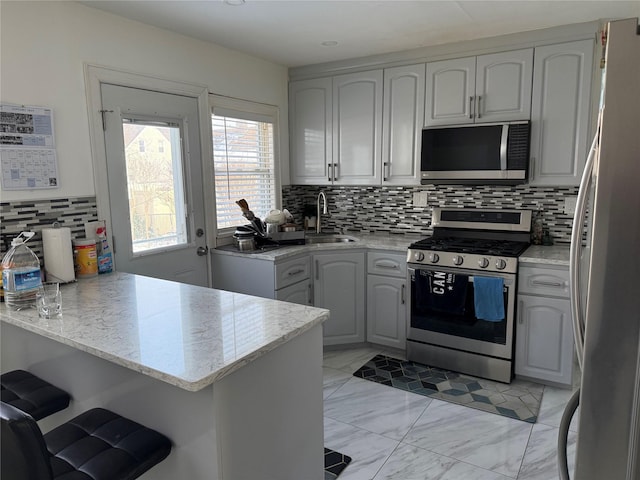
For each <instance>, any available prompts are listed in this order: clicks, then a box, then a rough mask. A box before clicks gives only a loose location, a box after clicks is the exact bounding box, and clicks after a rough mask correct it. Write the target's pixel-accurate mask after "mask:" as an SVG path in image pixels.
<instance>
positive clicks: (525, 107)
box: [425, 48, 533, 126]
mask: <svg viewBox="0 0 640 480" xmlns="http://www.w3.org/2000/svg"><path fill="white" fill-rule="evenodd" d="M532 69H533V49H532V48H527V49H523V50H513V51H509V52H500V53H493V54H488V55H480V56H478V57H465V58H457V59H453V60H443V61H438V62H430V63H427V70H426V107H425V125H426V126H433V125H453V124H465V123H478V122H506V121H515V120H528V119H529V117H530V115H531V77H532Z"/></svg>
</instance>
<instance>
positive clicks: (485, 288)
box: [473, 276, 504, 322]
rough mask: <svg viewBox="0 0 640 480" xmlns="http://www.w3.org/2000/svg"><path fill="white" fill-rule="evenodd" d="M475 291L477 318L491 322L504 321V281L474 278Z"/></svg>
mask: <svg viewBox="0 0 640 480" xmlns="http://www.w3.org/2000/svg"><path fill="white" fill-rule="evenodd" d="M473 290H474V295H473V306H474V307H475V310H476V318H478V319H479V320H487V321H489V322H501V321H502V320H504V296H503V290H504V279H502V278H495V277H494V278H490V277H475V276H474V277H473Z"/></svg>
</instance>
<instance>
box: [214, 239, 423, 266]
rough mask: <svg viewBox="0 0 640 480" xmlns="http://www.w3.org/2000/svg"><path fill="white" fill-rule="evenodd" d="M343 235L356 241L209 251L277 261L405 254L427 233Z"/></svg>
mask: <svg viewBox="0 0 640 480" xmlns="http://www.w3.org/2000/svg"><path fill="white" fill-rule="evenodd" d="M339 235H342V234H339ZM344 236H348V237H352V238H355V239H356V241H355V242H346V243H341V242H337V243H315V244H305V245H289V246H282V247H266V248H264V249H263V250H254V251H251V252H240V251H238V250H237V249H236V248H235V247H234V246H233V245H227V246H224V247H218V248H216V249H214V250H211V252H212V254H221V255H232V256H238V257H249V258H256V259H260V260H269V261H279V260H284V259H287V258H289V257H294V256H296V255H300V254H304V253H306V254H310V253H315V252H322V251H325V250H357V249H368V250H386V251H389V252H395V253H402V254H404V255H406V253H407V249H408V248H409V245H410V244H412V243H413V242H416V241H418V240H421V239H423V238H425V237H427V236H428V235H426V234H425V235H409V234H394V235H390V234H389V235H385V234H362V233H345V234H344Z"/></svg>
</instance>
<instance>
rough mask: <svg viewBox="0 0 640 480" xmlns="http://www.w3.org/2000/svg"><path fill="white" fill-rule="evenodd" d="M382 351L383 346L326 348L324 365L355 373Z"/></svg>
mask: <svg viewBox="0 0 640 480" xmlns="http://www.w3.org/2000/svg"><path fill="white" fill-rule="evenodd" d="M380 352H382V348H375V347H359V348H349V349H344V350H325V352H324V361H323V365H324V366H325V367H329V368H335V369H336V370H343V371H345V372H347V373H353V372H355V371H356V370H358V369H359V368H360V367H361V366H362V365H364V364H365V363H367V362H368V361H369V360H371V359H372V358H373V357H375V356H376V355H378V354H379V353H380Z"/></svg>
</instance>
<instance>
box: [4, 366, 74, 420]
mask: <svg viewBox="0 0 640 480" xmlns="http://www.w3.org/2000/svg"><path fill="white" fill-rule="evenodd" d="M0 385H1V387H2V388H1V390H0V395H1V399H2V401H3V402H5V403H8V404H10V405H13V406H14V407H16V408H19V409H20V410H22V411H23V412H26V413H28V414H29V415H31V416H32V417H33V418H34V419H35V420H40V419H42V418H44V417H47V416H49V415H51V414H53V413H56V412H59V411H60V410H64V409H65V408H67V407H68V406H69V400H70V397H69V394H68V393H67V392H65V391H64V390H61V389H60V388H58V387H56V386H54V385H51V384H50V383H48V382H45V381H44V380H42V379H41V378H39V377H37V376H35V375H33V374H32V373H29V372H27V371H25V370H14V371H11V372H7V373H3V374H2V375H0Z"/></svg>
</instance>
